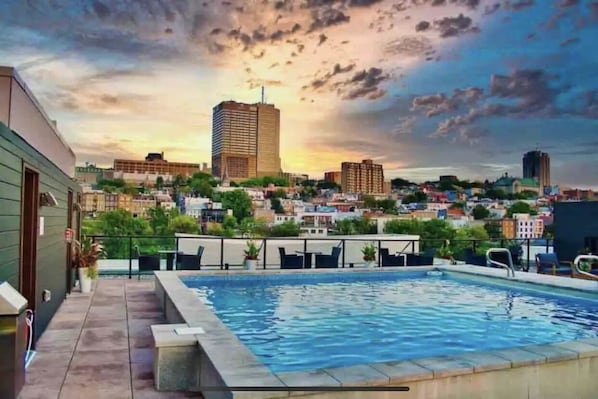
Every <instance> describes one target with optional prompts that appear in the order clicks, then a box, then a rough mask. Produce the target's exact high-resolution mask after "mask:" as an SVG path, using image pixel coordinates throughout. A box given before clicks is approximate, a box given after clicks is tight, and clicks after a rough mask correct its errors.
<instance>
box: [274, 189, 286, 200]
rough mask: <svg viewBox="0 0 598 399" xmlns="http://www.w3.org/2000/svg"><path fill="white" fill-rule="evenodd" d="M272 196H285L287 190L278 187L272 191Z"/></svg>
mask: <svg viewBox="0 0 598 399" xmlns="http://www.w3.org/2000/svg"><path fill="white" fill-rule="evenodd" d="M272 197H273V198H286V197H287V192H286V191H285V190H284V189H282V188H278V189H276V190H275V191H274V192H273V193H272Z"/></svg>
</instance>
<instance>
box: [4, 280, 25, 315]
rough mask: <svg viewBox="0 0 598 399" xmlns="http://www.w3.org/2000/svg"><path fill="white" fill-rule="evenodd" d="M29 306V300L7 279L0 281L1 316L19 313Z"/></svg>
mask: <svg viewBox="0 0 598 399" xmlns="http://www.w3.org/2000/svg"><path fill="white" fill-rule="evenodd" d="M26 308H27V300H26V299H25V298H24V297H23V296H22V295H21V294H20V293H19V291H17V290H15V289H14V288H13V287H12V286H11V285H10V284H8V283H7V282H6V281H5V282H3V283H0V316H10V315H19V314H21V312H23V311H24V310H25V309H26Z"/></svg>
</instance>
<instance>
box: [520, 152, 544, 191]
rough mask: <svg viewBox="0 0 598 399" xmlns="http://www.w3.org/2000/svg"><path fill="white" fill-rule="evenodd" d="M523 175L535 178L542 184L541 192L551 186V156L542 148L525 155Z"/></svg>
mask: <svg viewBox="0 0 598 399" xmlns="http://www.w3.org/2000/svg"><path fill="white" fill-rule="evenodd" d="M523 177H524V178H530V179H534V180H536V181H537V182H538V184H539V185H540V192H541V193H542V192H544V187H548V186H550V157H549V156H548V154H547V153H545V152H542V151H540V150H535V151H530V152H528V153H526V154H524V155H523Z"/></svg>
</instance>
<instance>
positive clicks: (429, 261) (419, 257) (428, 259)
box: [405, 253, 434, 266]
mask: <svg viewBox="0 0 598 399" xmlns="http://www.w3.org/2000/svg"><path fill="white" fill-rule="evenodd" d="M405 255H407V266H431V265H433V264H434V257H433V256H428V255H425V254H409V253H408V254H405Z"/></svg>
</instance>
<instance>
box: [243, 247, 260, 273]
mask: <svg viewBox="0 0 598 399" xmlns="http://www.w3.org/2000/svg"><path fill="white" fill-rule="evenodd" d="M259 254H260V249H259V248H258V247H257V245H255V242H253V241H247V248H246V249H245V270H255V269H256V268H257V258H258V255H259Z"/></svg>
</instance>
